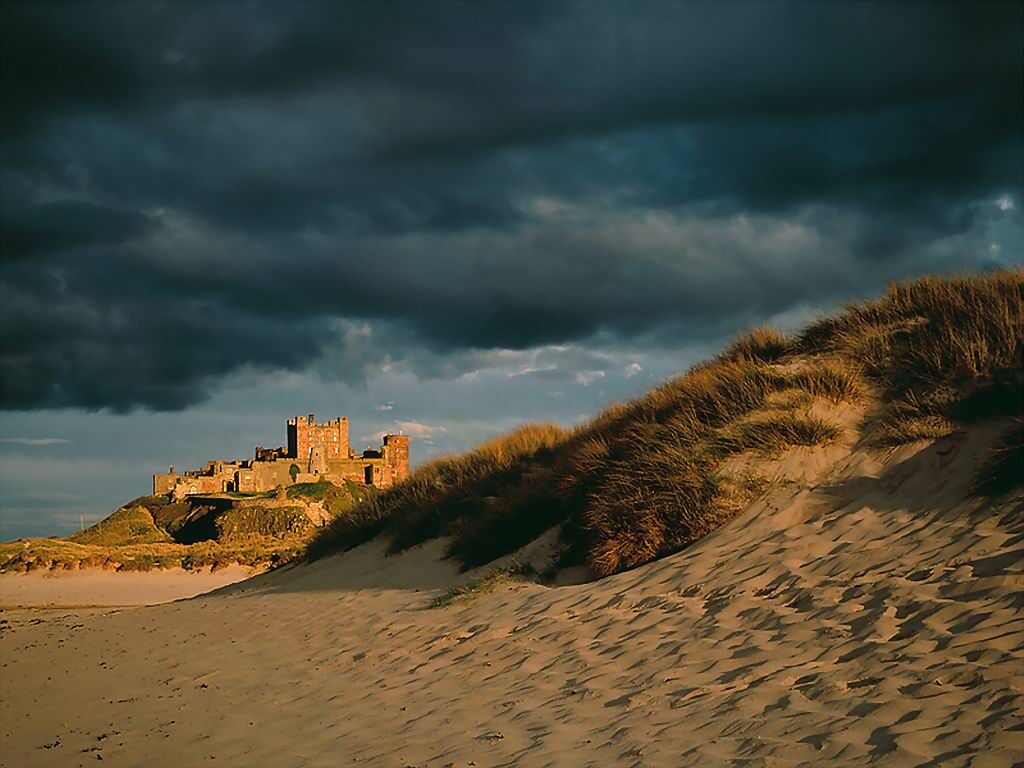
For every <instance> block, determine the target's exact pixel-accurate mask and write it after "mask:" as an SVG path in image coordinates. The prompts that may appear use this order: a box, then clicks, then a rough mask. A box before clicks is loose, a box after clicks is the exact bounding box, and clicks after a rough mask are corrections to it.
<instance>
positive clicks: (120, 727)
mask: <svg viewBox="0 0 1024 768" xmlns="http://www.w3.org/2000/svg"><path fill="white" fill-rule="evenodd" d="M981 445H982V444H981V443H978V442H977V441H975V442H968V443H966V444H963V445H960V446H959V447H957V448H954V449H951V448H950V447H949V446H945V447H941V448H937V447H933V448H929V449H926V450H923V451H921V452H919V453H916V454H913V453H912V452H911V451H904V452H903V453H901V454H898V455H897V456H896V457H895V458H894V459H893V460H892V461H891V462H890V463H889V464H888V465H882V464H879V463H877V462H875V461H874V460H873V459H871V458H870V457H867V456H865V455H863V454H854V455H853V456H852V457H851V458H850V459H849V460H848V461H847V462H846V463H845V464H844V465H843V467H842V469H841V472H840V473H839V474H838V475H834V476H833V477H832V479H831V480H830V481H828V482H823V483H821V484H820V485H817V486H816V487H811V488H808V487H805V486H804V485H802V484H792V485H788V486H785V487H783V488H782V489H781V490H780V491H779V492H778V493H776V494H775V495H774V496H773V497H772V499H771V500H768V501H765V502H763V503H760V504H758V505H756V506H755V507H754V508H752V509H751V510H750V511H748V512H747V513H746V514H744V515H743V516H742V517H741V518H738V519H737V520H735V521H734V522H733V523H732V524H730V525H729V526H727V527H726V528H724V529H722V530H721V531H719V532H717V533H715V534H713V535H711V536H709V537H707V538H706V539H704V540H703V541H701V542H699V543H698V544H697V545H696V546H694V547H692V548H691V549H690V550H688V551H686V552H683V553H680V554H679V555H676V556H673V557H670V558H666V559H664V560H661V561H658V562H656V563H653V564H651V565H649V566H646V567H643V568H639V569H636V570H634V571H632V572H629V573H626V574H621V575H619V576H616V577H613V578H609V579H605V580H603V581H600V582H597V583H593V584H583V585H578V586H569V587H559V588H546V587H542V586H537V585H532V584H530V585H519V586H514V587H510V588H508V589H506V590H504V591H501V592H498V593H495V594H491V595H487V596H484V597H482V598H480V599H478V600H476V601H474V602H471V603H468V604H464V605H458V606H455V607H451V608H445V609H435V610H426V609H424V605H425V604H426V603H427V601H428V600H429V598H430V597H431V596H432V595H434V594H436V591H435V590H438V589H441V588H443V587H444V586H445V585H447V584H448V583H450V582H451V580H452V579H454V578H455V570H454V568H453V567H452V566H451V565H450V564H449V563H446V562H442V561H439V560H438V557H437V556H438V553H439V551H440V549H439V544H438V543H437V542H435V543H433V544H430V545H427V546H424V547H420V548H417V549H416V550H413V551H412V552H410V553H407V554H406V555H404V556H402V557H398V558H390V559H385V558H383V557H382V554H381V547H380V545H379V544H377V543H373V544H370V545H367V546H365V547H362V548H360V549H359V550H356V551H355V552H352V553H349V554H348V555H345V556H343V557H340V558H331V559H328V560H326V561H321V562H319V563H317V564H314V565H313V566H302V567H297V568H292V569H289V570H287V571H284V572H279V573H277V574H271V575H267V576H262V577H258V578H256V579H254V580H251V581H249V582H244V583H241V584H237V585H234V586H232V587H228V588H226V589H225V590H222V591H221V592H220V593H218V594H216V595H214V596H208V597H202V598H197V599H194V600H190V601H186V602H180V603H173V604H169V605H163V606H157V607H153V608H145V609H137V610H131V611H122V612H119V613H115V614H111V615H96V616H89V617H84V618H79V617H77V616H74V615H70V614H58V613H57V612H48V613H47V614H40V615H37V616H32V615H30V614H27V613H24V612H19V613H8V614H7V615H6V616H4V618H5V619H6V621H7V622H8V624H7V625H6V626H5V627H4V629H5V631H2V632H0V673H2V677H3V681H4V695H3V697H2V698H0V722H2V723H3V727H2V728H0V764H2V765H5V766H27V765H33V766H48V765H54V766H74V765H94V764H95V762H96V757H97V756H100V755H101V756H102V757H103V760H104V763H103V764H104V765H115V766H140V765H146V766H194V765H206V764H208V763H210V764H218V765H225V764H226V765H232V766H264V765H265V766H332V767H335V766H341V765H369V766H395V767H396V768H398V767H400V766H408V765H412V766H447V765H453V766H454V765H457V766H473V765H475V766H481V767H483V766H511V765H516V766H612V765H625V766H689V765H693V766H717V765H753V766H797V765H805V766H820V765H869V764H870V765H892V766H921V767H922V768H923V767H924V766H958V765H971V766H975V767H977V766H1009V765H1013V764H1014V763H1015V762H1021V761H1024V718H1022V716H1024V700H1022V691H1024V611H1022V600H1021V592H1022V590H1021V587H1022V586H1024V575H1022V555H1024V504H1022V502H1021V499H1020V498H1018V499H1016V500H1015V501H1014V502H1012V503H1006V504H1003V505H1001V506H1000V507H999V508H992V507H991V506H990V505H987V504H982V503H980V502H971V503H969V504H967V503H964V502H963V501H962V499H963V496H964V493H965V492H966V488H967V478H968V477H969V471H970V469H971V468H972V467H973V466H974V464H975V463H976V461H977V459H978V455H979V451H980V450H981ZM32 621H35V622H38V623H35V624H32V623H31V622H32Z"/></svg>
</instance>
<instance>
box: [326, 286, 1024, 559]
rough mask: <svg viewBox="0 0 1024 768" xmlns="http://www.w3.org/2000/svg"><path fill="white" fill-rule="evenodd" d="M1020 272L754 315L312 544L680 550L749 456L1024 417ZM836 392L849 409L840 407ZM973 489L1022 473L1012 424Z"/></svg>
mask: <svg viewBox="0 0 1024 768" xmlns="http://www.w3.org/2000/svg"><path fill="white" fill-rule="evenodd" d="M1022 292H1024V277H1022V273H1021V272H1020V271H1014V272H1000V273H994V274H989V275H984V276H973V277H956V278H925V279H920V280H914V281H910V282H904V283H898V284H895V285H893V286H891V287H890V288H889V290H888V292H887V293H886V294H885V295H884V296H883V297H881V298H879V299H877V300H874V301H868V302H861V303H857V304H852V305H850V306H848V307H847V308H846V309H845V310H844V311H842V312H840V313H837V314H835V315H833V316H830V317H826V318H822V319H820V320H818V321H817V322H815V323H812V324H811V325H810V326H808V327H807V328H806V329H804V330H803V331H802V332H800V333H798V334H795V335H791V336H790V335H785V334H782V333H779V332H777V331H774V330H772V329H769V328H758V329H755V330H754V331H752V332H750V333H748V334H745V335H743V336H741V337H740V338H739V339H737V340H736V341H735V342H734V343H733V344H732V345H730V346H729V347H728V348H727V349H725V350H724V351H723V352H722V354H720V355H719V356H718V357H716V358H715V359H713V360H710V361H707V362H705V363H702V364H700V365H698V366H695V367H694V368H693V369H691V370H690V371H688V372H686V373H684V374H682V375H680V376H677V377H675V378H673V379H671V380H669V381H667V382H666V383H664V384H662V385H661V386H659V387H657V388H656V389H654V390H652V391H651V392H649V393H647V394H646V395H644V396H642V397H640V398H637V399H636V400H633V401H631V402H628V403H625V404H616V405H613V406H612V407H610V408H609V409H607V410H606V411H604V412H603V413H601V414H599V415H598V416H597V417H596V418H595V419H593V420H592V421H591V422H589V423H587V424H585V425H583V426H581V427H579V428H577V429H575V430H564V429H562V428H560V427H558V426H557V425H550V424H539V425H527V426H524V427H521V428H520V429H518V430H516V431H514V432H512V433H510V434H508V435H506V436H504V437H501V438H498V439H496V440H492V441H491V442H489V443H486V444H484V445H482V446H480V447H478V448H476V449H474V450H472V451H469V452H468V453H466V454H464V455H461V456H453V457H447V458H444V459H440V460H438V461H435V462H432V463H430V464H428V465H426V466H423V467H421V468H420V469H419V470H417V471H416V472H415V473H413V475H412V476H411V477H410V478H409V479H408V480H407V481H405V482H403V483H401V484H400V485H398V486H396V487H394V488H392V489H389V490H387V491H385V492H383V493H382V494H380V495H379V496H378V497H376V498H375V499H372V500H370V501H369V502H368V503H366V504H362V505H359V506H357V507H356V508H355V509H354V510H352V512H351V513H349V514H346V515H343V516H340V517H339V518H337V519H336V520H335V522H334V523H333V524H331V525H330V526H328V527H327V528H325V529H324V530H322V531H320V532H318V534H317V535H316V537H315V538H314V540H313V541H312V543H311V545H310V548H309V556H310V557H312V558H317V557H322V556H324V555H326V554H330V553H333V552H338V551H343V550H345V549H348V548H351V547H353V546H356V545H358V544H361V543H363V542H365V541H368V540H369V539H372V538H374V537H376V536H378V535H381V534H383V535H385V536H386V537H387V538H388V540H389V548H390V551H391V552H399V551H402V550H404V549H406V548H408V547H410V546H413V545H415V544H418V543H420V542H423V541H426V540H427V539H431V538H435V537H438V536H447V537H451V538H450V544H449V549H448V554H449V555H450V556H452V557H455V558H457V559H458V560H459V561H460V562H461V563H462V564H463V565H464V566H465V567H467V568H468V567H474V566H479V565H483V564H485V563H488V562H491V561H493V560H495V559H497V558H499V557H501V556H504V555H508V554H510V553H513V552H515V551H516V550H517V549H519V548H520V547H522V546H523V545H525V544H527V543H529V542H530V541H532V540H533V539H535V538H536V537H537V536H539V535H540V534H541V533H542V532H544V531H545V530H547V529H549V528H551V527H553V526H559V527H560V547H561V564H562V565H578V564H585V565H587V566H589V567H590V568H591V569H592V570H593V572H595V573H596V574H597V575H607V574H611V573H615V572H617V571H621V570H624V569H627V568H631V567H633V566H636V565H639V564H641V563H644V562H648V561H650V560H652V559H655V558H657V557H660V556H662V555H665V554H667V553H670V552H675V551H678V550H679V549H681V548H683V547H685V546H687V545H688V544H690V543H692V542H693V541H695V540H697V539H698V538H700V537H701V536H704V535H706V534H707V533H709V532H710V531H713V530H715V529H716V528H718V527H720V526H721V525H723V524H724V523H725V522H727V521H728V520H729V519H731V518H732V517H733V516H734V515H735V514H736V513H737V512H738V511H740V510H741V509H743V508H744V507H745V506H746V504H748V503H749V502H750V501H751V499H752V498H754V497H755V496H756V495H757V494H758V493H759V492H760V491H761V489H762V488H763V478H759V477H758V476H757V474H756V472H742V471H739V472H738V471H736V469H735V467H736V466H737V465H739V466H746V467H748V468H756V467H757V466H758V463H759V462H764V461H766V460H768V459H770V458H771V457H772V456H777V455H779V454H780V453H782V452H784V451H788V450H791V449H793V448H797V447H815V446H824V445H828V444H830V443H833V442H836V441H838V440H840V439H842V438H843V436H844V427H843V426H842V424H841V423H840V422H841V419H840V418H839V414H841V413H842V412H843V408H844V407H845V408H849V407H855V408H857V409H858V412H860V413H861V414H862V418H861V419H860V421H859V422H858V423H857V424H856V425H855V426H854V427H853V429H852V431H853V433H854V434H853V435H851V437H855V438H856V439H858V440H864V441H866V442H867V443H868V444H870V445H873V446H875V447H877V449H878V450H886V449H889V448H891V447H894V446H898V445H901V444H904V443H908V442H914V441H918V440H933V439H937V438H941V437H944V436H947V435H950V434H952V433H953V432H955V431H956V430H958V429H964V428H967V427H969V426H970V425H971V424H973V423H976V422H979V421H990V420H997V421H1000V420H1001V421H1004V422H1005V423H1006V424H1007V425H1008V430H1009V428H1010V426H1011V425H1012V423H1013V420H1014V419H1020V418H1021V417H1022V414H1024V407H1022V391H1024V381H1022V368H1024V311H1022V305H1024V304H1022ZM844 404H846V405H844ZM1014 434H1015V435H1018V437H1013V435H1010V436H1008V437H1007V440H1006V441H1004V442H1005V445H1004V444H1000V445H994V446H993V456H992V460H991V462H990V463H989V464H988V465H987V468H986V469H985V470H984V472H983V473H981V474H980V475H979V485H978V488H979V492H1005V491H1006V490H1007V489H1010V488H1013V487H1016V486H1017V485H1018V484H1019V483H1020V482H1021V477H1020V473H1019V472H1018V471H1017V470H1018V469H1019V466H1018V464H1019V456H1020V447H1019V443H1020V441H1019V429H1018V432H1015V433H1014Z"/></svg>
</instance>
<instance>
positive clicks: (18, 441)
mask: <svg viewBox="0 0 1024 768" xmlns="http://www.w3.org/2000/svg"><path fill="white" fill-rule="evenodd" d="M0 443H7V444H9V445H27V446H33V447H36V446H43V445H68V444H70V443H71V441H70V440H65V439H64V438H62V437H0Z"/></svg>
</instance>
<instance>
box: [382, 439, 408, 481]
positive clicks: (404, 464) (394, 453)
mask: <svg viewBox="0 0 1024 768" xmlns="http://www.w3.org/2000/svg"><path fill="white" fill-rule="evenodd" d="M381 454H382V456H383V458H384V474H385V478H384V479H385V482H386V483H387V484H388V485H394V484H395V483H398V482H401V481H402V480H405V478H407V477H408V476H409V436H408V435H384V444H383V446H382V447H381Z"/></svg>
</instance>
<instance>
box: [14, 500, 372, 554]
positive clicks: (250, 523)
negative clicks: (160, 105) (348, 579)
mask: <svg viewBox="0 0 1024 768" xmlns="http://www.w3.org/2000/svg"><path fill="white" fill-rule="evenodd" d="M374 491H375V489H373V488H367V487H365V486H361V485H358V484H356V483H345V484H344V485H342V486H336V485H333V484H331V483H329V482H326V481H322V482H318V483H304V484H300V485H295V486H292V487H290V488H288V489H287V490H286V493H285V497H284V498H283V499H282V498H278V497H277V495H276V494H275V493H273V492H271V493H258V494H215V495H212V496H202V497H199V496H196V497H190V498H188V499H186V500H185V501H181V502H172V501H170V499H168V498H167V497H165V496H141V497H139V498H137V499H133V500H132V501H129V502H128V503H126V504H124V505H123V506H121V507H120V508H119V509H117V510H116V511H114V512H113V513H112V514H111V515H109V516H107V517H106V518H104V519H103V520H101V521H100V522H98V523H96V524H95V525H92V526H90V527H89V528H87V529H85V530H84V531H79V532H78V533H75V534H73V535H71V536H68V537H67V538H66V539H61V538H36V539H26V540H21V541H14V542H6V543H2V544H0V571H28V570H37V569H78V568H83V567H84V568H89V567H100V568H108V569H115V570H150V569H152V568H173V567H183V568H186V569H197V568H209V567H214V568H216V567H221V566H225V565H229V564H232V563H239V564H242V565H249V566H254V567H258V566H268V565H276V564H280V563H285V562H288V561H289V560H291V559H293V558H295V557H297V556H298V555H300V554H301V553H302V552H303V551H304V550H305V546H306V544H307V542H308V541H309V539H310V537H311V536H312V535H313V534H314V533H315V532H316V531H317V530H318V528H319V526H322V525H323V524H325V523H326V522H327V521H329V520H330V519H332V518H333V517H334V516H336V515H341V514H345V513H347V512H348V511H350V510H351V509H352V508H353V507H354V506H355V505H356V504H359V503H360V502H362V501H363V500H365V499H367V498H369V497H370V496H371V495H372V494H373V493H374Z"/></svg>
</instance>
